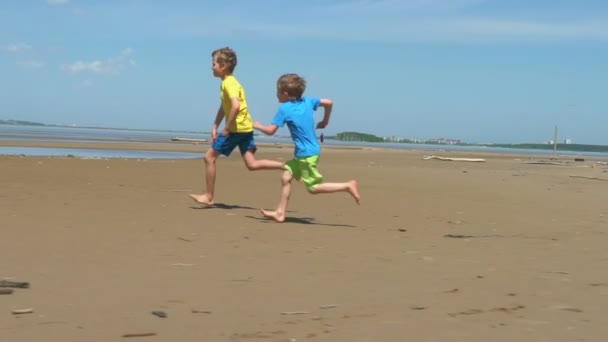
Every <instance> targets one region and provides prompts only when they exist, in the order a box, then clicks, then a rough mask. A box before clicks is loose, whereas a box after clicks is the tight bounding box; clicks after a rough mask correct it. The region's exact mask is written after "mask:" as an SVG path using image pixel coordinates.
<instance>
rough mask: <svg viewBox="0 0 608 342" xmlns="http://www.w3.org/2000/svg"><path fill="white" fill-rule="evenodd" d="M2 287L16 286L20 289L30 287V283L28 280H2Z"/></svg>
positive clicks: (0, 285) (0, 283) (0, 282)
mask: <svg viewBox="0 0 608 342" xmlns="http://www.w3.org/2000/svg"><path fill="white" fill-rule="evenodd" d="M0 287H15V288H20V289H27V288H29V287H30V283H28V282H26V281H11V280H0Z"/></svg>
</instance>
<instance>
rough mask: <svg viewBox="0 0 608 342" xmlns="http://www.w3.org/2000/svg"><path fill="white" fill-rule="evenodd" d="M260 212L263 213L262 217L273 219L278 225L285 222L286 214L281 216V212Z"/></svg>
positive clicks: (261, 210)
mask: <svg viewBox="0 0 608 342" xmlns="http://www.w3.org/2000/svg"><path fill="white" fill-rule="evenodd" d="M260 212H261V213H262V215H264V217H266V218H269V219H273V220H275V221H276V222H278V223H283V222H285V214H279V212H277V211H275V210H264V209H260Z"/></svg>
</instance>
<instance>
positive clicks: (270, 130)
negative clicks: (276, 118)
mask: <svg viewBox="0 0 608 342" xmlns="http://www.w3.org/2000/svg"><path fill="white" fill-rule="evenodd" d="M253 128H255V129H257V130H258V131H260V132H262V133H264V134H266V135H273V134H275V133H276V132H277V130H278V129H279V126H277V125H273V124H270V125H268V126H264V125H262V124H261V123H260V122H259V121H256V122H255V123H254V124H253Z"/></svg>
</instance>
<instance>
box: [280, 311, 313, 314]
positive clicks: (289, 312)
mask: <svg viewBox="0 0 608 342" xmlns="http://www.w3.org/2000/svg"><path fill="white" fill-rule="evenodd" d="M309 313H310V312H308V311H284V312H281V315H308V314H309Z"/></svg>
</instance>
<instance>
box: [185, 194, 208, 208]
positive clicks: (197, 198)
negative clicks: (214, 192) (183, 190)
mask: <svg viewBox="0 0 608 342" xmlns="http://www.w3.org/2000/svg"><path fill="white" fill-rule="evenodd" d="M188 196H190V198H192V199H193V200H194V202H196V203H198V204H203V205H213V204H214V202H213V199H209V195H208V194H207V193H204V194H202V195H195V194H188Z"/></svg>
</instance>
